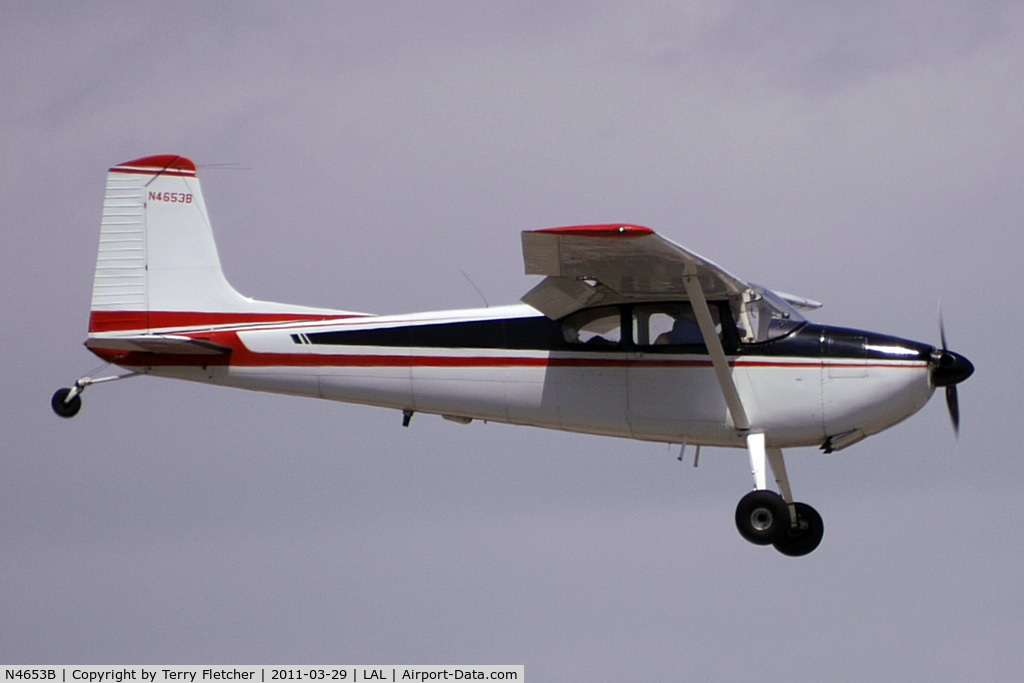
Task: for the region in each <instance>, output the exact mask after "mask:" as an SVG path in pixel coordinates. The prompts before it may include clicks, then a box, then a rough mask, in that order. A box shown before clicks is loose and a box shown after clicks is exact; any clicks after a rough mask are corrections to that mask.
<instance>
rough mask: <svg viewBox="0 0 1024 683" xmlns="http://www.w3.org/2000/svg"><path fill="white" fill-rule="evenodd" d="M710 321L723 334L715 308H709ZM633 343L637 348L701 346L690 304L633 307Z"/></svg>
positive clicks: (718, 313)
mask: <svg viewBox="0 0 1024 683" xmlns="http://www.w3.org/2000/svg"><path fill="white" fill-rule="evenodd" d="M710 310H711V318H712V320H713V321H714V323H715V329H716V330H717V331H718V334H719V336H721V334H722V326H721V321H720V312H719V309H718V306H710ZM633 340H634V342H635V343H636V345H637V346H640V347H647V346H654V347H662V346H703V344H704V337H703V335H702V334H701V331H700V325H699V324H698V323H697V316H696V314H695V313H694V312H693V306H691V305H690V303H689V302H686V301H683V302H666V303H656V304H642V305H638V306H634V307H633Z"/></svg>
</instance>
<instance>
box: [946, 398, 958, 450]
mask: <svg viewBox="0 0 1024 683" xmlns="http://www.w3.org/2000/svg"><path fill="white" fill-rule="evenodd" d="M946 407H947V408H949V421H950V422H952V423H953V434H954V435H955V436H956V438H958V439H959V438H960V400H959V398H958V397H957V393H956V385H955V384H950V385H949V386H948V387H946Z"/></svg>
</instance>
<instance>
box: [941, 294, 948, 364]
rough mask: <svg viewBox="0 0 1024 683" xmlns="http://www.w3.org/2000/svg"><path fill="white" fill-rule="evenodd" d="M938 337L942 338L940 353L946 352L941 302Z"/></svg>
mask: <svg viewBox="0 0 1024 683" xmlns="http://www.w3.org/2000/svg"><path fill="white" fill-rule="evenodd" d="M939 339H941V340H942V353H946V349H948V348H949V346H947V345H946V324H945V323H944V322H943V321H942V304H941V303H940V304H939Z"/></svg>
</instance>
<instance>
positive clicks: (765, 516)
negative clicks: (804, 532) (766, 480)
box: [736, 490, 790, 545]
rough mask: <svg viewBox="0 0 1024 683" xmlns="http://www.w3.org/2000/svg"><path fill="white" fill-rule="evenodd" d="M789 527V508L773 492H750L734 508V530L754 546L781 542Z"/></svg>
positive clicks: (780, 497)
mask: <svg viewBox="0 0 1024 683" xmlns="http://www.w3.org/2000/svg"><path fill="white" fill-rule="evenodd" d="M789 526H790V524H789V506H788V505H786V501H785V500H783V499H782V496H780V495H779V494H777V493H775V492H774V491H765V490H758V491H751V492H750V493H748V494H747V495H745V496H743V498H741V499H740V502H739V505H737V506H736V528H737V529H738V530H739V532H740V536H742V537H743V538H745V539H747V540H748V541H750V542H751V543H753V544H754V545H771V544H773V543H775V542H776V541H779V540H782V539H783V538H785V534H786V532H787V530H788V529H789Z"/></svg>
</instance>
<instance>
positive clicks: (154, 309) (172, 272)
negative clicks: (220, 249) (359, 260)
mask: <svg viewBox="0 0 1024 683" xmlns="http://www.w3.org/2000/svg"><path fill="white" fill-rule="evenodd" d="M346 315H352V313H350V312H346V311H335V310H329V309H318V308H308V307H305V306H291V305H287V304H276V303H270V302H266V301H254V300H252V299H249V298H248V297H245V296H242V295H241V294H239V293H238V292H237V291H236V290H235V289H234V287H232V286H231V285H230V284H229V283H228V281H227V279H226V278H225V277H224V273H223V271H222V270H221V267H220V258H219V257H218V255H217V245H216V244H215V243H214V241H213V231H212V230H211V227H210V219H209V216H208V215H207V213H206V204H205V203H204V202H203V195H202V192H201V190H200V188H199V178H198V177H197V175H196V166H195V164H194V163H192V161H190V160H189V159H186V158H185V157H181V156H176V155H172V154H168V155H161V156H151V157H145V158H142V159H136V160H134V161H128V162H125V163H123V164H118V165H117V166H114V167H113V168H111V169H110V171H109V173H108V174H107V190H106V197H105V198H104V201H103V222H102V227H101V229H100V246H99V254H98V256H97V258H96V275H95V279H94V280H93V290H92V311H91V315H90V318H89V332H90V333H102V332H128V331H131V332H133V333H140V332H146V333H148V332H151V331H155V330H160V329H165V330H166V329H174V328H181V327H194V326H203V327H206V326H213V325H223V324H240V323H252V322H279V321H285V320H316V319H327V318H335V317H339V316H346Z"/></svg>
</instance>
